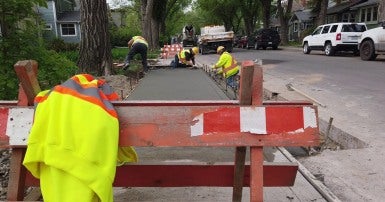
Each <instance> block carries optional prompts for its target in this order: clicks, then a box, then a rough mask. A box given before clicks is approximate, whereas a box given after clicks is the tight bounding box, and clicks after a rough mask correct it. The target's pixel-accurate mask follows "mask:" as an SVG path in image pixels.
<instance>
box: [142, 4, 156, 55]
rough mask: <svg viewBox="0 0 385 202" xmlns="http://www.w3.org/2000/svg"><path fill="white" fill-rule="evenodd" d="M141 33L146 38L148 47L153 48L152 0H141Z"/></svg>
mask: <svg viewBox="0 0 385 202" xmlns="http://www.w3.org/2000/svg"><path fill="white" fill-rule="evenodd" d="M140 9H141V16H142V19H141V21H142V35H143V37H144V38H145V39H146V40H147V42H148V45H149V48H150V49H153V48H154V42H153V30H152V29H153V25H152V23H153V10H154V0H141V5H140Z"/></svg>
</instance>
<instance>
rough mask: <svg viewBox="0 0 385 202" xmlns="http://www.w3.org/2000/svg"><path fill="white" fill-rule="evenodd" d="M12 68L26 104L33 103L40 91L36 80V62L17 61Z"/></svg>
mask: <svg viewBox="0 0 385 202" xmlns="http://www.w3.org/2000/svg"><path fill="white" fill-rule="evenodd" d="M14 69H15V71H16V74H17V77H18V78H19V81H20V84H21V87H22V89H23V91H24V92H25V95H26V96H27V99H28V105H33V100H34V98H35V96H36V95H37V94H38V93H39V92H40V91H41V89H40V86H39V82H38V81H37V62H36V61H34V60H23V61H18V62H17V63H16V64H15V65H14ZM19 94H20V92H19ZM23 104H24V103H23Z"/></svg>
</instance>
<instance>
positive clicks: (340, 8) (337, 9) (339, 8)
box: [327, 0, 367, 15]
mask: <svg viewBox="0 0 385 202" xmlns="http://www.w3.org/2000/svg"><path fill="white" fill-rule="evenodd" d="M363 1H367V0H350V1H346V2H343V3H341V4H338V5H335V6H333V7H330V8H328V11H327V14H328V15H331V14H337V13H343V12H345V11H348V10H349V9H350V8H351V7H352V6H354V5H356V4H359V3H361V2H363Z"/></svg>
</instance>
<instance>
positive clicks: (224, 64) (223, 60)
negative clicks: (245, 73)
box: [214, 51, 239, 78]
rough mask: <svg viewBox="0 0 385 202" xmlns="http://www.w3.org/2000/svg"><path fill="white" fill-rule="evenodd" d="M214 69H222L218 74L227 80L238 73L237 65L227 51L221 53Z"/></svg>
mask: <svg viewBox="0 0 385 202" xmlns="http://www.w3.org/2000/svg"><path fill="white" fill-rule="evenodd" d="M214 68H222V69H221V70H220V71H219V73H222V74H223V76H224V77H225V78H229V77H230V76H233V75H235V74H238V72H239V65H238V63H237V61H236V60H235V59H234V57H233V56H232V55H231V54H230V53H228V52H227V51H225V52H223V53H222V54H221V56H220V57H219V60H218V62H217V63H216V64H215V65H214Z"/></svg>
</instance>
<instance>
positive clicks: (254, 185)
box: [250, 147, 276, 202]
mask: <svg viewBox="0 0 385 202" xmlns="http://www.w3.org/2000/svg"><path fill="white" fill-rule="evenodd" d="M250 167H251V168H250V201H252V202H257V201H258V202H263V185H264V181H265V178H264V173H265V169H264V168H263V147H250ZM273 179H275V180H276V176H274V177H273ZM266 180H267V179H266Z"/></svg>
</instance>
